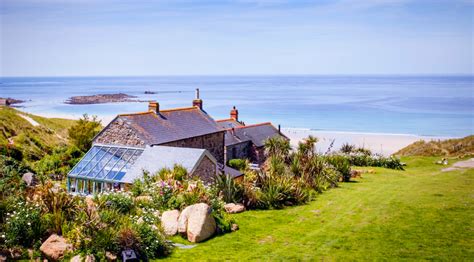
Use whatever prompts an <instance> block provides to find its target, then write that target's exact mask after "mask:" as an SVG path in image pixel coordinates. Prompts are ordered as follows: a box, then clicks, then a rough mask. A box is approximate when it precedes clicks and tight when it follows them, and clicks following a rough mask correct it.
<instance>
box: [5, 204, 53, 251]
mask: <svg viewBox="0 0 474 262" xmlns="http://www.w3.org/2000/svg"><path fill="white" fill-rule="evenodd" d="M5 220H6V222H5V225H4V232H3V233H1V237H2V238H3V239H4V241H5V244H6V245H7V246H9V247H13V246H17V245H21V246H24V247H32V246H33V244H35V243H36V242H37V241H41V238H42V237H43V236H44V234H45V230H44V227H43V225H42V222H41V209H40V207H39V206H36V205H32V204H29V203H26V202H18V203H17V204H16V205H15V206H14V210H12V211H11V212H9V213H7V217H6V218H5Z"/></svg>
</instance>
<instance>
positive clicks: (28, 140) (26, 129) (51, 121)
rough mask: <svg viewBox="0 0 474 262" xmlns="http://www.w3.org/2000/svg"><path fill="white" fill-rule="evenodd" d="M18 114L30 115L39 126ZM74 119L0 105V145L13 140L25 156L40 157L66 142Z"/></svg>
mask: <svg viewBox="0 0 474 262" xmlns="http://www.w3.org/2000/svg"><path fill="white" fill-rule="evenodd" d="M20 114H23V115H26V116H29V117H31V118H32V119H33V120H35V121H36V122H38V123H39V124H40V125H39V126H33V125H32V124H31V123H29V122H28V121H27V120H25V119H24V118H22V117H21V116H20ZM75 122H76V121H75V120H69V119H60V118H45V117H40V116H35V115H32V114H28V113H23V112H20V111H18V110H16V109H14V108H10V107H5V106H0V146H6V145H7V144H9V142H13V146H15V147H16V148H18V149H20V150H21V151H22V152H23V153H24V154H25V155H26V156H31V157H32V158H40V157H42V156H43V155H44V153H45V152H48V151H49V150H51V149H52V148H53V147H55V146H58V145H65V144H67V143H68V133H67V130H68V128H69V127H70V126H72V125H73V124H74V123H75Z"/></svg>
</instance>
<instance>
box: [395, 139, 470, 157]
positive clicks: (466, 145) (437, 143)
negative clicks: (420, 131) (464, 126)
mask: <svg viewBox="0 0 474 262" xmlns="http://www.w3.org/2000/svg"><path fill="white" fill-rule="evenodd" d="M473 154H474V135H471V136H467V137H464V138H457V139H447V140H432V141H429V142H426V141H423V140H420V141H418V142H415V143H413V144H411V145H408V146H407V147H405V148H403V149H401V150H399V151H398V152H396V153H395V155H400V156H443V157H464V156H472V155H473Z"/></svg>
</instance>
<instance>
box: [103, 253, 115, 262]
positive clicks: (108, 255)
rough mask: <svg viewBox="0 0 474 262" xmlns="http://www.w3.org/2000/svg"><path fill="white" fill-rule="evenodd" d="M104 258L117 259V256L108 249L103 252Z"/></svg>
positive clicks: (108, 259)
mask: <svg viewBox="0 0 474 262" xmlns="http://www.w3.org/2000/svg"><path fill="white" fill-rule="evenodd" d="M105 258H106V259H107V261H117V256H116V255H114V254H112V253H110V252H109V251H107V252H105Z"/></svg>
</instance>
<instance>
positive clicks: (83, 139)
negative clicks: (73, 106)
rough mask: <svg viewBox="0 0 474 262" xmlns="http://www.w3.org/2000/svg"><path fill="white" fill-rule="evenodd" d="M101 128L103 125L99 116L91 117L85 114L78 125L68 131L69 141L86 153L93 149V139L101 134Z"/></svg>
mask: <svg viewBox="0 0 474 262" xmlns="http://www.w3.org/2000/svg"><path fill="white" fill-rule="evenodd" d="M100 128H101V124H100V120H98V119H97V116H93V117H89V116H88V115H87V114H84V115H83V117H82V118H81V119H79V120H78V121H77V122H76V124H74V125H73V126H71V127H70V128H69V129H68V135H69V139H70V140H71V141H72V143H73V144H74V145H75V146H77V148H79V149H80V150H81V151H82V152H86V151H87V150H89V148H90V147H91V144H92V139H93V138H94V136H95V135H96V134H97V133H99V131H100Z"/></svg>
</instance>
